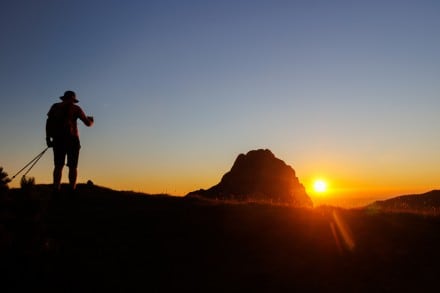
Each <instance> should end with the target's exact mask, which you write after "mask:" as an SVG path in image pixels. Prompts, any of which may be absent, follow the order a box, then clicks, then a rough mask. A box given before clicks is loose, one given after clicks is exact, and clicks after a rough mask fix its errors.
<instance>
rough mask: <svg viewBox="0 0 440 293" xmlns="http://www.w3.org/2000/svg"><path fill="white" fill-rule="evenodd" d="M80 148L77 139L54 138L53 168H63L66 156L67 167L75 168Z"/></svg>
mask: <svg viewBox="0 0 440 293" xmlns="http://www.w3.org/2000/svg"><path fill="white" fill-rule="evenodd" d="M80 148H81V145H80V143H79V138H78V137H69V138H65V139H56V138H55V139H54V144H53V156H54V163H55V166H57V167H62V166H64V163H65V162H66V156H67V166H69V167H73V168H77V167H78V159H79V149H80Z"/></svg>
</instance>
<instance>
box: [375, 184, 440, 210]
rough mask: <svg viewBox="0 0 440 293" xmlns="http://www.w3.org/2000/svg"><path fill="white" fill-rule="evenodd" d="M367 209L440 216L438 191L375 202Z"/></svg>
mask: <svg viewBox="0 0 440 293" xmlns="http://www.w3.org/2000/svg"><path fill="white" fill-rule="evenodd" d="M368 208H373V209H377V210H382V211H390V212H410V213H421V214H440V190H431V191H429V192H426V193H423V194H410V195H402V196H398V197H394V198H390V199H387V200H381V201H375V202H374V203H372V204H371V205H369V206H368Z"/></svg>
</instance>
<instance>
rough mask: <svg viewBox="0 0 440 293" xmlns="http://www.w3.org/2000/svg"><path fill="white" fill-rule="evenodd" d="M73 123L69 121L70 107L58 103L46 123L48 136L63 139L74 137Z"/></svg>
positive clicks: (53, 107)
mask: <svg viewBox="0 0 440 293" xmlns="http://www.w3.org/2000/svg"><path fill="white" fill-rule="evenodd" d="M73 132H74V129H73V126H72V122H71V121H70V119H69V105H65V104H62V103H58V104H55V105H53V106H52V108H51V109H50V111H49V113H48V118H47V122H46V134H47V136H49V137H55V138H61V137H68V136H72V135H74V133H73Z"/></svg>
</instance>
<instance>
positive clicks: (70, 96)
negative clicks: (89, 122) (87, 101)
mask: <svg viewBox="0 0 440 293" xmlns="http://www.w3.org/2000/svg"><path fill="white" fill-rule="evenodd" d="M60 99H61V100H63V101H70V102H73V103H78V102H79V101H78V100H77V99H76V94H75V92H74V91H66V92H64V95H63V96H61V97H60Z"/></svg>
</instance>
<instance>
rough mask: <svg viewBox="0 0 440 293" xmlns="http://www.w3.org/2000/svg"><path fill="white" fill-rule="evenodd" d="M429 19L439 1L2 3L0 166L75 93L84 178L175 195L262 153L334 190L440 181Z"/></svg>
mask: <svg viewBox="0 0 440 293" xmlns="http://www.w3.org/2000/svg"><path fill="white" fill-rule="evenodd" d="M439 16H440V3H439V2H437V1H318V0H317V1H83V0H80V1H46V0H43V1H2V3H1V4H0V32H1V36H2V40H3V41H2V42H1V45H0V53H1V54H0V89H1V92H0V99H1V105H2V106H1V108H0V134H1V137H2V143H1V145H2V146H1V149H0V166H3V167H4V169H5V170H6V171H8V173H9V174H10V175H12V174H13V173H14V172H15V171H18V170H19V169H20V168H21V167H22V166H24V164H25V163H26V162H27V161H29V160H30V159H32V158H33V156H35V155H36V154H37V153H38V152H40V151H41V150H42V149H43V148H44V123H45V115H46V113H47V111H48V109H49V107H50V105H51V104H52V103H54V102H57V100H58V97H59V96H61V95H62V93H63V92H64V91H65V90H67V89H71V90H74V91H76V92H77V94H78V98H79V100H80V106H82V107H83V109H84V110H85V112H86V113H87V114H89V115H93V116H94V117H95V120H96V124H95V126H94V127H93V128H91V129H86V128H85V127H82V128H81V129H80V131H81V139H82V145H83V148H82V153H81V158H80V173H79V174H80V180H83V181H85V180H88V179H92V180H93V181H95V183H96V184H101V185H105V186H109V187H113V188H116V189H132V190H139V191H145V192H153V193H154V192H168V193H173V194H185V193H187V192H189V191H191V190H194V189H199V188H207V187H210V186H211V185H213V184H216V183H217V182H218V181H219V180H220V177H221V175H222V174H223V173H224V172H226V171H227V170H228V169H229V168H230V167H231V165H232V163H233V161H234V159H235V157H236V156H237V155H238V154H239V153H243V152H247V151H249V150H251V149H255V148H269V149H271V150H272V151H273V152H274V153H275V155H276V156H277V157H279V158H281V159H283V160H284V161H286V163H288V164H289V165H292V167H293V168H294V169H295V170H296V171H297V175H298V177H299V178H300V180H301V181H303V182H304V183H305V184H306V187H307V186H308V185H309V184H310V182H312V181H313V180H314V178H315V177H317V176H321V177H325V178H327V180H328V181H329V182H330V183H331V185H332V186H333V187H334V190H335V196H336V193H338V192H339V193H340V194H342V193H344V194H347V195H348V196H354V197H355V196H357V195H358V194H360V193H371V194H375V195H377V194H383V195H390V194H392V193H393V192H406V191H407V192H413V191H424V190H429V189H432V188H439V187H440V186H439V185H440V175H439V174H440V172H438V171H439V170H438V167H437V166H439V165H440V154H439V153H438V150H439V149H440V118H439V115H438V114H437V112H438V109H440V99H439V93H440V83H439V82H438V80H439V77H440V17H439ZM51 164H52V161H51V156H50V155H46V156H45V157H44V159H43V161H42V163H40V164H39V165H38V166H37V167H35V170H33V172H32V173H31V175H32V176H35V177H36V181H37V183H45V182H50V181H51V175H50V173H51V168H52V167H51ZM342 191H344V192H342Z"/></svg>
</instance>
